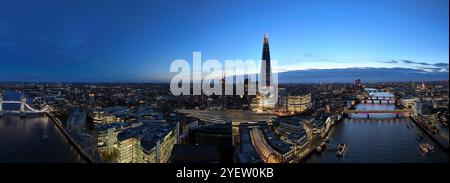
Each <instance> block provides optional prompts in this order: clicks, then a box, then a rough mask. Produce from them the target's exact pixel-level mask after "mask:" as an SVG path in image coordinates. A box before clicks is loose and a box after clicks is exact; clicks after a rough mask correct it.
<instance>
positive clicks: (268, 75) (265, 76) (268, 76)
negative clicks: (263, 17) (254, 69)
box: [260, 33, 272, 87]
mask: <svg viewBox="0 0 450 183" xmlns="http://www.w3.org/2000/svg"><path fill="white" fill-rule="evenodd" d="M260 74H261V81H260V82H261V85H260V86H267V87H269V86H270V85H271V83H272V68H271V67H270V52H269V36H268V35H267V33H265V34H264V46H263V52H262V59H261V72H260Z"/></svg>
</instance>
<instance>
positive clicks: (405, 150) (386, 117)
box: [306, 104, 449, 163]
mask: <svg viewBox="0 0 450 183" xmlns="http://www.w3.org/2000/svg"><path fill="white" fill-rule="evenodd" d="M382 109H383V110H394V109H395V106H394V105H388V104H359V105H358V106H357V107H356V110H382ZM395 117H396V116H395V114H370V118H371V119H366V115H364V114H355V115H351V116H350V118H347V119H344V120H343V121H341V122H339V123H338V124H336V125H335V127H333V128H332V130H331V131H330V135H329V138H330V144H332V145H328V146H327V147H326V149H325V150H324V151H323V152H321V153H314V154H312V155H311V156H310V157H309V158H308V159H307V160H306V162H311V163H339V162H345V163H448V162H449V161H448V160H449V159H448V158H449V156H448V152H446V151H445V150H443V149H441V148H440V147H439V146H438V145H437V144H435V143H434V142H433V141H432V140H431V139H430V138H429V137H428V136H427V135H426V134H425V133H424V132H422V131H421V130H420V129H419V127H418V126H416V125H415V124H413V123H412V122H411V121H410V119H409V118H406V117H404V118H399V119H395ZM407 124H410V127H409V128H408V127H407ZM411 125H413V127H411ZM417 134H420V135H421V136H422V137H424V139H423V140H422V141H419V140H417V138H416V136H417ZM424 142H428V143H430V144H432V145H433V146H434V148H435V150H434V151H433V152H432V153H431V154H430V155H428V156H427V155H424V154H423V153H422V152H421V151H420V149H419V144H420V143H424ZM340 143H347V150H346V153H345V155H344V156H343V157H340V158H338V157H337V156H336V148H335V147H333V145H338V144H340Z"/></svg>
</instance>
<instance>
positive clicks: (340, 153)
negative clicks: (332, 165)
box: [336, 143, 347, 157]
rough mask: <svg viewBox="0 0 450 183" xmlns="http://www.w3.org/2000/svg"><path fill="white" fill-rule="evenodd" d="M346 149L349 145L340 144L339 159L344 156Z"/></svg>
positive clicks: (337, 153)
mask: <svg viewBox="0 0 450 183" xmlns="http://www.w3.org/2000/svg"><path fill="white" fill-rule="evenodd" d="M346 149H347V144H345V143H342V144H339V146H338V149H337V152H336V155H337V156H339V157H341V156H344V154H345V150H346Z"/></svg>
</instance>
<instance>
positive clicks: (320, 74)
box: [278, 68, 449, 83]
mask: <svg viewBox="0 0 450 183" xmlns="http://www.w3.org/2000/svg"><path fill="white" fill-rule="evenodd" d="M448 78H449V73H448V72H439V71H434V72H428V71H424V70H420V69H410V68H344V69H310V70H296V71H287V72H282V73H278V80H279V83H349V82H354V81H355V80H356V79H361V80H362V81H363V82H396V81H403V82H408V81H439V80H448Z"/></svg>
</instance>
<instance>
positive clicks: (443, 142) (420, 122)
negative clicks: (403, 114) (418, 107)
mask: <svg viewBox="0 0 450 183" xmlns="http://www.w3.org/2000/svg"><path fill="white" fill-rule="evenodd" d="M410 119H411V121H413V122H414V123H415V124H416V125H417V126H419V128H420V129H421V130H422V131H423V132H425V134H427V135H428V136H429V137H430V138H431V140H433V142H435V143H436V144H438V145H439V146H440V147H441V148H443V149H445V150H447V151H448V150H449V149H448V147H449V142H448V139H444V138H442V137H441V136H439V135H436V134H434V133H433V131H431V130H430V129H429V128H428V125H427V123H426V122H425V119H421V118H420V117H418V116H411V117H410Z"/></svg>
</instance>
